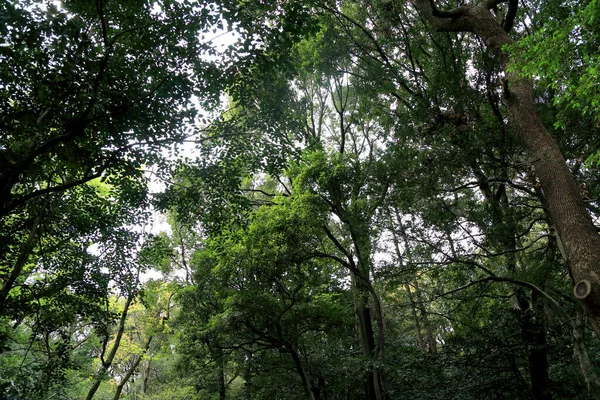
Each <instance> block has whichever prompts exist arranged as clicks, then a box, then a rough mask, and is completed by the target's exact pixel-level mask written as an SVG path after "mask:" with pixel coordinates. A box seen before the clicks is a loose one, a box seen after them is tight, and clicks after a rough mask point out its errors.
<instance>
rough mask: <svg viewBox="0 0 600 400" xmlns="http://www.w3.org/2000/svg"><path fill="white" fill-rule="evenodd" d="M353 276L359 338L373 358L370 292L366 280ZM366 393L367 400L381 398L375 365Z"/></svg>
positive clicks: (369, 374) (367, 383)
mask: <svg viewBox="0 0 600 400" xmlns="http://www.w3.org/2000/svg"><path fill="white" fill-rule="evenodd" d="M351 276H352V288H353V289H354V293H355V294H354V315H355V317H356V328H357V334H358V340H359V342H360V347H361V349H362V352H363V355H364V356H365V357H367V358H368V359H369V360H373V356H374V353H375V333H374V331H373V323H372V320H371V318H372V317H371V308H370V306H369V297H370V294H369V292H368V289H367V288H366V287H365V284H364V282H362V280H361V279H360V278H359V277H357V276H356V275H355V274H354V273H351ZM365 394H366V396H367V397H366V398H367V400H380V399H381V390H380V388H379V385H378V382H377V380H376V376H375V371H374V369H373V366H372V365H370V366H369V367H368V369H367V371H366V382H365Z"/></svg>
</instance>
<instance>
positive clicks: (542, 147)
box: [413, 0, 600, 324]
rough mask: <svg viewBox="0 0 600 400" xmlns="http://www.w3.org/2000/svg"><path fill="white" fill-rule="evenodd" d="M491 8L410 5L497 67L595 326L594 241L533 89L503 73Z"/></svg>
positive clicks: (598, 256) (599, 296) (599, 285)
mask: <svg viewBox="0 0 600 400" xmlns="http://www.w3.org/2000/svg"><path fill="white" fill-rule="evenodd" d="M496 3H498V2H497V1H493V0H484V1H480V2H479V3H478V4H477V5H475V6H461V7H458V8H455V9H453V10H450V11H442V10H438V9H437V8H435V5H434V4H435V3H434V1H431V0H413V4H414V5H415V6H416V8H417V9H418V10H419V12H420V13H421V15H422V16H423V17H424V18H425V19H426V20H427V21H429V22H430V23H431V24H432V25H433V26H434V27H435V28H436V29H437V30H440V31H453V32H472V33H474V34H475V35H476V36H477V37H479V38H480V39H481V40H482V41H483V42H484V43H485V45H486V46H487V48H488V49H489V50H490V51H492V52H493V54H494V55H495V56H496V58H497V59H498V61H500V63H501V64H502V67H503V69H504V73H505V78H506V79H505V82H504V90H503V96H504V100H505V103H506V106H507V108H508V115H509V121H510V123H511V125H512V126H513V128H514V129H515V132H516V134H517V136H518V138H519V139H520V141H521V143H522V144H523V145H524V146H525V148H526V149H527V151H528V153H529V157H530V160H531V163H532V164H533V166H534V169H535V173H536V176H537V178H538V180H539V184H540V186H541V188H542V190H543V192H544V196H545V197H546V199H547V201H548V212H549V214H550V216H551V218H552V221H553V222H554V224H555V227H556V232H557V236H558V238H559V239H560V242H561V243H562V249H563V254H564V256H565V258H566V260H567V264H568V266H569V272H570V274H571V277H572V278H573V280H574V281H575V289H576V290H575V296H576V297H577V298H578V299H580V300H581V301H582V303H583V304H584V307H585V308H586V310H587V311H588V313H589V314H590V315H591V317H592V319H593V322H595V323H596V324H599V323H600V235H598V232H597V230H596V227H595V226H594V223H593V221H592V219H591V217H590V215H589V214H588V213H587V210H586V207H585V204H584V203H583V201H582V199H581V196H580V194H579V189H578V187H577V183H576V182H575V179H574V177H573V174H572V173H571V171H570V170H569V168H568V166H567V164H566V162H565V159H564V157H563V156H562V154H561V152H560V149H559V148H558V145H557V144H556V142H555V141H554V139H553V138H552V136H551V135H550V133H549V132H548V131H547V130H546V128H545V127H544V125H543V124H542V121H541V119H540V117H539V114H538V113H537V110H536V107H535V101H534V91H533V83H532V82H531V80H530V79H525V78H522V77H520V76H519V75H518V71H517V72H512V71H510V70H509V68H508V66H509V62H510V59H509V57H508V54H507V53H506V52H505V51H503V46H504V45H509V44H512V43H513V39H512V38H511V37H510V36H509V35H508V33H507V32H505V31H504V29H503V28H502V26H500V24H499V23H498V22H497V21H496V18H495V17H494V16H493V15H492V13H491V11H490V9H491V8H492V7H494V6H495V4H496ZM515 3H516V2H515Z"/></svg>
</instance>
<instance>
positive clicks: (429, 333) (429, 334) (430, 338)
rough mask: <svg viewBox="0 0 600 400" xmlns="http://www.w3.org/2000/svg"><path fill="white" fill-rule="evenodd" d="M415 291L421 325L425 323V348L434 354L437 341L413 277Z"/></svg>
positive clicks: (417, 282)
mask: <svg viewBox="0 0 600 400" xmlns="http://www.w3.org/2000/svg"><path fill="white" fill-rule="evenodd" d="M415 293H416V294H417V303H418V304H419V306H418V308H419V310H420V311H421V318H422V319H423V325H425V337H426V338H427V349H428V350H429V353H431V354H435V353H437V342H436V341H435V336H434V335H433V329H431V323H430V322H429V316H428V315H427V310H426V309H425V302H424V301H423V298H422V297H421V292H420V291H419V281H418V280H417V279H415Z"/></svg>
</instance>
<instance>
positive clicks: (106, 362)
mask: <svg viewBox="0 0 600 400" xmlns="http://www.w3.org/2000/svg"><path fill="white" fill-rule="evenodd" d="M132 301H133V295H131V294H130V295H129V296H128V297H127V300H126V301H125V306H124V307H123V312H122V313H121V318H120V320H119V328H118V329H117V336H116V337H115V343H114V344H113V347H112V349H111V350H110V353H109V354H108V357H107V358H106V359H105V358H104V354H105V352H106V345H107V344H108V339H109V336H108V334H107V335H106V338H105V342H104V343H103V347H102V354H100V369H99V370H98V372H96V374H95V376H94V383H93V384H92V387H91V388H90V390H89V391H88V394H87V396H86V400H92V399H93V398H94V394H96V391H98V388H99V387H100V384H101V383H102V379H103V378H104V375H105V374H106V372H107V371H108V369H109V368H110V366H111V365H112V362H113V360H114V359H115V355H116V354H117V350H118V349H119V346H120V345H121V338H122V337H123V332H124V331H125V320H126V319H127V312H128V311H129V306H130V305H131V302H132Z"/></svg>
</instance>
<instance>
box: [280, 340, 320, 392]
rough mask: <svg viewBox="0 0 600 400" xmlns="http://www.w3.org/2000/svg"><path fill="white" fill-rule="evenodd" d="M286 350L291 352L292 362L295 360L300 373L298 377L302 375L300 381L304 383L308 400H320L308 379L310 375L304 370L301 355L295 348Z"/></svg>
mask: <svg viewBox="0 0 600 400" xmlns="http://www.w3.org/2000/svg"><path fill="white" fill-rule="evenodd" d="M286 350H287V351H289V352H290V354H291V355H292V360H294V365H295V366H296V371H297V372H298V375H300V380H301V381H302V386H303V387H304V391H305V392H306V396H307V397H308V400H318V398H317V397H315V394H314V392H313V390H312V386H311V384H310V380H309V379H308V375H307V374H306V371H305V370H304V366H303V365H302V360H300V355H299V354H298V352H297V351H296V349H294V348H287V349H286Z"/></svg>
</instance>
